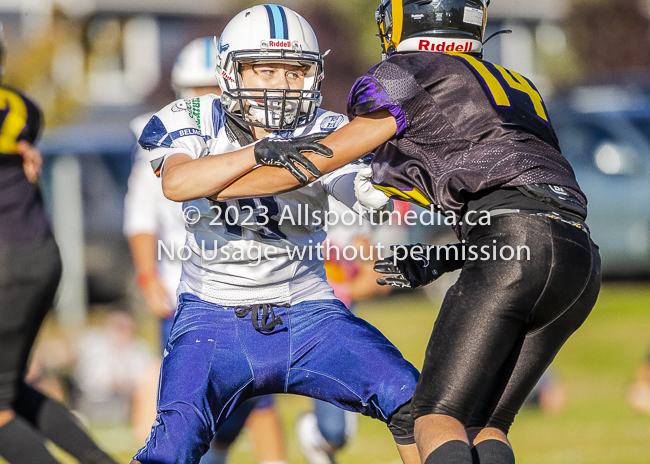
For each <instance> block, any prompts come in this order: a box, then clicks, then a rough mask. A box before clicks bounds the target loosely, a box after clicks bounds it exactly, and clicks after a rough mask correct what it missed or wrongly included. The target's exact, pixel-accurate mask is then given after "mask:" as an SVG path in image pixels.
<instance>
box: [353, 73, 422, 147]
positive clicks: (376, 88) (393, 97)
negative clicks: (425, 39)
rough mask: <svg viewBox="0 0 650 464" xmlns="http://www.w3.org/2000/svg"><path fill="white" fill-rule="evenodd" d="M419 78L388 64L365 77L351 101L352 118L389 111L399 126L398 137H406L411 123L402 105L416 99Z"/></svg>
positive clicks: (355, 90) (362, 78)
mask: <svg viewBox="0 0 650 464" xmlns="http://www.w3.org/2000/svg"><path fill="white" fill-rule="evenodd" d="M416 93H417V83H416V82H415V78H414V77H413V76H411V75H410V74H408V73H407V72H405V71H403V70H401V69H400V68H399V67H397V66H395V65H392V63H389V62H388V61H384V62H383V63H380V64H379V65H377V66H375V67H374V68H373V69H371V70H370V71H368V72H367V73H366V74H365V75H363V76H361V77H360V78H359V79H357V81H356V82H355V83H354V85H353V86H352V90H350V96H349V97H348V109H347V111H348V117H349V118H350V119H354V118H355V117H357V116H361V115H363V114H366V113H371V112H373V111H378V110H381V109H387V110H388V111H390V114H392V115H393V117H394V118H395V121H396V122H397V133H396V135H397V136H400V135H402V134H403V133H404V131H405V130H406V128H407V126H408V120H407V116H406V113H405V112H404V109H403V108H402V104H403V103H404V102H405V101H407V100H409V99H410V98H412V97H413V96H415V95H416Z"/></svg>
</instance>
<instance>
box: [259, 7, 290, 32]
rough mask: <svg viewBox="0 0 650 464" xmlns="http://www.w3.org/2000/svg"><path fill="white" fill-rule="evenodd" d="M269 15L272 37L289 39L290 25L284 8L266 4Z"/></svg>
mask: <svg viewBox="0 0 650 464" xmlns="http://www.w3.org/2000/svg"><path fill="white" fill-rule="evenodd" d="M264 8H266V12H267V14H268V15H269V29H270V31H271V38H272V39H285V40H287V39H289V27H288V26H287V15H286V14H285V12H284V8H282V7H281V6H278V5H264Z"/></svg>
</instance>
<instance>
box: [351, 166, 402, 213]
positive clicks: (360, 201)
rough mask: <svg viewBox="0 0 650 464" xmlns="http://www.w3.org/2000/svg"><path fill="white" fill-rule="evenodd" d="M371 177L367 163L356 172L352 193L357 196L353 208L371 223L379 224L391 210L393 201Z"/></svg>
mask: <svg viewBox="0 0 650 464" xmlns="http://www.w3.org/2000/svg"><path fill="white" fill-rule="evenodd" d="M371 177H372V168H371V167H370V166H368V165H364V166H363V167H362V168H361V169H360V170H359V172H357V175H356V177H355V178H354V194H355V195H356V197H357V203H356V204H355V207H354V209H355V210H356V211H357V212H358V213H359V214H361V215H362V216H364V217H366V218H368V219H371V220H372V222H373V223H375V224H381V223H382V222H383V221H384V220H386V219H387V217H388V215H390V213H391V212H392V211H393V201H392V200H391V199H390V198H389V197H388V196H387V195H386V194H385V193H384V192H382V191H381V190H379V189H378V188H376V187H375V186H374V185H373V184H372V182H371V181H370V178H371Z"/></svg>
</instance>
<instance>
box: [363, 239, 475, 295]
mask: <svg viewBox="0 0 650 464" xmlns="http://www.w3.org/2000/svg"><path fill="white" fill-rule="evenodd" d="M462 246H463V245H462V244H460V243H459V244H455V245H447V248H448V249H449V250H448V252H447V251H445V250H442V249H441V250H440V253H439V252H438V251H439V250H438V249H439V248H441V247H437V246H433V245H423V244H421V243H416V244H413V245H393V246H391V247H390V249H391V250H393V251H394V252H395V255H394V256H390V257H388V258H385V259H380V260H378V261H376V262H375V266H374V270H375V271H376V272H379V273H380V274H387V275H386V276H385V277H380V278H378V279H377V283H378V284H379V285H392V286H393V287H401V288H418V287H423V286H425V285H428V284H430V283H431V282H433V281H434V280H436V279H437V278H438V277H440V276H441V275H442V274H444V273H445V272H449V271H453V270H456V269H460V268H461V267H462V263H463V260H462V259H459V258H460V256H462V255H461V248H462ZM453 248H456V251H457V252H458V256H456V251H454V250H453ZM447 253H449V254H447Z"/></svg>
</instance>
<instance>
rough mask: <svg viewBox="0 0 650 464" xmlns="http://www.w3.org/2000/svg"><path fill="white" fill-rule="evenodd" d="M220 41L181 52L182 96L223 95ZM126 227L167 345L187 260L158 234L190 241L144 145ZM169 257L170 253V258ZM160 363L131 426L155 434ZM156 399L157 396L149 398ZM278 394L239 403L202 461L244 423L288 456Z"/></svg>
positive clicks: (205, 40) (272, 450)
mask: <svg viewBox="0 0 650 464" xmlns="http://www.w3.org/2000/svg"><path fill="white" fill-rule="evenodd" d="M215 60H216V49H215V44H214V37H201V38H198V39H194V40H192V41H191V42H190V43H188V44H187V45H186V46H185V47H183V49H182V50H181V52H180V53H179V54H178V56H177V57H176V59H175V61H174V65H173V67H172V73H171V84H172V87H173V88H174V90H175V93H176V96H177V98H196V97H199V96H201V95H205V94H213V95H220V94H221V89H220V88H219V86H218V83H217V78H216V76H215V73H214V67H215ZM151 116H153V113H147V114H143V115H141V116H138V117H137V118H135V119H134V120H133V121H132V122H131V130H132V131H133V132H134V133H135V134H136V137H140V134H142V130H143V129H144V127H145V125H146V124H147V122H148V121H149V119H151ZM124 233H125V235H126V236H127V237H128V240H129V246H130V248H131V254H132V256H133V262H134V266H135V270H136V276H137V283H138V286H139V287H140V289H141V291H142V294H143V296H144V300H145V304H146V307H147V309H148V310H149V312H150V313H151V314H153V315H154V316H157V317H159V318H160V342H161V346H162V348H161V351H160V352H161V353H162V351H163V350H164V348H165V346H166V344H167V339H168V338H169V334H170V332H171V327H172V323H173V321H174V311H175V310H176V288H177V287H178V283H179V282H180V277H181V263H182V262H181V260H180V259H169V258H168V257H167V256H165V255H164V254H163V255H162V256H160V258H161V259H159V257H158V256H157V254H156V250H157V245H158V242H159V241H160V243H161V244H164V245H165V246H166V247H168V248H172V247H182V246H183V245H184V244H185V221H184V220H183V210H182V204H181V203H176V202H173V201H171V200H168V199H167V198H165V196H164V195H163V192H162V186H161V184H160V179H158V178H157V177H156V176H155V175H154V173H153V172H152V170H151V164H150V163H149V152H148V151H147V150H144V149H143V148H141V147H139V146H138V149H137V150H136V152H135V153H134V163H133V167H132V170H131V175H130V177H129V189H128V192H127V194H126V198H125V200H124ZM165 258H167V259H165ZM159 370H160V364H158V365H153V366H151V368H150V369H149V370H147V372H145V373H144V374H143V375H142V377H141V379H140V381H139V385H138V394H137V395H136V401H134V413H133V416H134V417H133V426H134V429H135V432H136V433H137V435H138V436H139V437H140V438H144V437H146V436H147V435H148V434H149V430H150V428H151V419H152V418H153V417H155V414H156V412H155V398H156V392H157V383H158V372H159ZM150 403H151V404H150ZM273 403H274V402H273V397H272V396H270V395H269V396H264V397H258V398H254V399H252V400H250V401H247V402H246V403H245V404H244V405H242V406H241V407H240V408H238V409H237V411H236V413H234V414H233V415H232V416H231V417H230V418H229V420H228V421H226V423H225V424H224V425H223V426H222V427H221V428H220V429H219V433H218V434H217V435H216V436H215V438H214V440H213V441H212V443H211V447H210V451H209V452H208V453H207V454H205V455H204V456H203V457H202V458H201V464H222V463H225V462H226V461H227V459H228V450H229V448H230V445H232V443H233V442H234V440H235V439H236V438H237V436H238V435H239V433H240V432H241V430H242V428H243V427H244V423H246V427H247V428H248V429H249V431H250V432H251V433H252V435H253V436H252V438H253V442H254V443H255V446H254V449H255V455H256V458H257V461H258V462H260V463H264V464H286V458H285V451H284V436H283V433H282V427H281V425H280V418H279V414H278V412H277V411H276V409H275V407H274V404H273Z"/></svg>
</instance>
